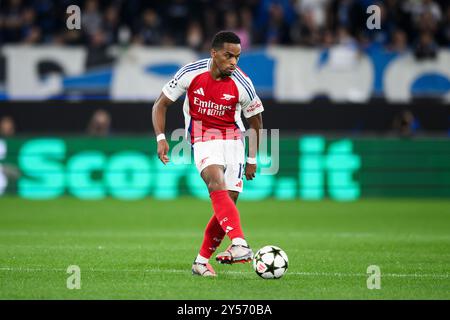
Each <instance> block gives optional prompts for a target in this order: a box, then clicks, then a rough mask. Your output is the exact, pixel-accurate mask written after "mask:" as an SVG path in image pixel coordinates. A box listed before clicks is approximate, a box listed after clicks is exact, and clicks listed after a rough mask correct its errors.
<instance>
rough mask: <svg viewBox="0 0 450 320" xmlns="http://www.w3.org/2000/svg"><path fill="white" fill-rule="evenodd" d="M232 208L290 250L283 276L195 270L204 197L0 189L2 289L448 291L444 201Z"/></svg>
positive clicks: (180, 293)
mask: <svg viewBox="0 0 450 320" xmlns="http://www.w3.org/2000/svg"><path fill="white" fill-rule="evenodd" d="M238 207H239V210H240V212H241V219H242V222H243V227H244V232H245V233H246V237H247V239H248V241H249V243H250V245H251V246H252V247H253V248H254V249H255V251H256V250H257V249H258V248H260V247H262V246H264V245H268V244H273V245H277V246H279V247H281V248H283V249H284V250H285V251H286V252H287V254H288V256H289V259H290V260H289V263H290V264H289V270H288V273H287V274H286V275H285V276H284V277H283V278H282V279H279V280H263V279H261V278H259V277H258V276H257V275H256V274H255V273H254V272H253V270H252V268H251V265H250V264H245V265H232V266H229V265H218V264H217V263H216V262H215V261H213V262H212V264H213V266H214V267H215V269H216V271H217V272H218V277H217V278H214V279H212V278H200V277H194V276H192V275H191V273H190V267H191V263H192V261H193V259H194V257H195V256H196V254H197V251H198V249H199V246H200V243H201V240H202V233H203V229H204V226H205V224H206V222H207V220H208V219H209V217H210V215H211V214H212V209H211V205H210V203H208V202H204V201H200V200H195V199H190V198H181V199H179V200H176V201H156V200H152V199H147V200H143V201H136V202H121V201H117V200H113V199H107V200H102V201H87V202H83V201H79V200H75V199H72V198H61V199H59V200H53V201H26V200H21V199H19V198H15V197H6V198H2V199H0V299H449V298H450V279H449V275H450V272H449V271H450V270H449V269H450V201H449V200H418V199H397V200H394V199H392V200H385V199H373V200H360V201H357V202H348V203H345V202H344V203H343V202H333V201H321V202H305V201H290V202H279V201H275V200H265V201H260V202H241V203H239V204H238ZM227 244H228V241H226V243H223V244H222V246H221V249H223V248H224V247H225V246H226V245H227ZM70 265H78V266H79V267H80V269H81V289H79V290H76V289H75V290H69V289H67V287H66V281H67V278H68V277H69V276H70V274H68V273H67V268H68V266H70ZM369 265H378V266H379V267H380V269H381V289H379V290H377V289H374V290H369V289H368V288H367V278H368V276H369V275H368V274H367V267H368V266H369Z"/></svg>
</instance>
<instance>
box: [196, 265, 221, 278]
mask: <svg viewBox="0 0 450 320" xmlns="http://www.w3.org/2000/svg"><path fill="white" fill-rule="evenodd" d="M192 274H193V275H195V276H202V277H216V276H217V274H216V272H215V271H214V269H213V267H212V266H211V265H210V264H209V263H199V262H194V263H193V264H192Z"/></svg>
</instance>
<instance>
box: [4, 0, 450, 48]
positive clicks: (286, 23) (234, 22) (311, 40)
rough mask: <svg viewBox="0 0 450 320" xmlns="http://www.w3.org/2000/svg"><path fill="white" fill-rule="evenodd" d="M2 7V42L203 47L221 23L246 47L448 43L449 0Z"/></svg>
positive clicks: (79, 1)
mask: <svg viewBox="0 0 450 320" xmlns="http://www.w3.org/2000/svg"><path fill="white" fill-rule="evenodd" d="M72 4H76V5H78V6H79V7H80V8H81V26H82V27H81V30H79V31H78V30H74V31H69V30H68V29H67V28H66V19H67V17H68V14H66V8H67V7H68V6H69V5H72ZM372 4H376V5H378V6H379V7H380V8H381V26H382V28H381V29H380V30H368V29H367V27H366V20H367V18H368V16H369V15H368V14H367V13H366V9H367V7H368V6H369V5H372ZM0 9H1V10H0V12H1V14H0V42H1V43H3V44H5V43H39V44H66V45H79V44H83V45H87V46H89V47H91V48H99V47H103V46H108V45H112V44H132V43H136V44H142V45H149V46H151V45H159V46H188V47H191V48H193V49H195V50H199V51H204V50H207V49H209V41H210V39H211V38H212V35H213V34H214V33H215V32H217V31H218V30H221V29H227V30H233V31H235V32H236V33H237V34H238V35H239V36H240V37H241V39H242V46H243V48H244V49H247V48H249V47H254V46H260V45H270V44H280V45H303V46H314V47H320V46H324V47H326V46H330V45H333V44H336V43H347V44H354V45H358V46H360V47H363V48H364V47H369V46H372V45H376V46H384V47H386V48H387V49H390V50H394V51H403V50H407V49H408V48H414V49H416V51H423V53H424V54H425V55H427V54H429V53H430V52H431V53H432V52H434V51H435V50H436V48H437V47H439V46H448V45H449V43H450V6H449V4H448V1H447V0H404V1H401V0H385V1H374V0H261V1H259V0H222V1H215V0H190V1H188V0H173V1H162V0H153V1H144V0H110V1H106V0H59V1H55V0H4V1H1V2H0ZM419 54H420V52H419Z"/></svg>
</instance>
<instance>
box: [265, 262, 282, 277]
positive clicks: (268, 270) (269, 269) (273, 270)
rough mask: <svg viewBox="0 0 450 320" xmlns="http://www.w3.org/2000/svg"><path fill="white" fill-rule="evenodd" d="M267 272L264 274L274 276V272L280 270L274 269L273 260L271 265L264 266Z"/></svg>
mask: <svg viewBox="0 0 450 320" xmlns="http://www.w3.org/2000/svg"><path fill="white" fill-rule="evenodd" d="M266 266H267V270H266V271H265V272H270V273H272V274H275V270H277V269H280V268H278V267H275V260H274V261H272V263H271V264H266Z"/></svg>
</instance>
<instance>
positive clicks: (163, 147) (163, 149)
mask: <svg viewBox="0 0 450 320" xmlns="http://www.w3.org/2000/svg"><path fill="white" fill-rule="evenodd" d="M168 153H169V144H168V143H167V140H166V139H163V140H160V141H158V158H159V160H161V162H162V163H164V164H166V163H167V162H169V157H168V156H167V154H168Z"/></svg>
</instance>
